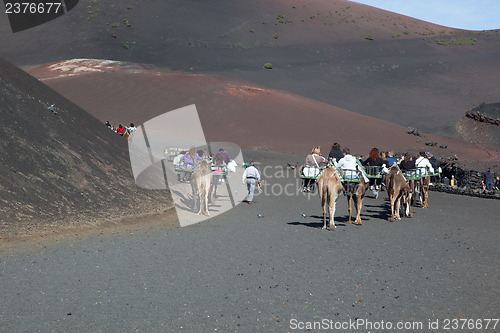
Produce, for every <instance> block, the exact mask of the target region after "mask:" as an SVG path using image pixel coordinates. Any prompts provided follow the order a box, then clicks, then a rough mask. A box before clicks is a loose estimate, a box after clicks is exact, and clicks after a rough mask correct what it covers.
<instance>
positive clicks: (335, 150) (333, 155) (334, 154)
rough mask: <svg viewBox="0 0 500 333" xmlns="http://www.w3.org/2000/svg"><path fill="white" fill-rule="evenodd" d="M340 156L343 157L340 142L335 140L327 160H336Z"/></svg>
mask: <svg viewBox="0 0 500 333" xmlns="http://www.w3.org/2000/svg"><path fill="white" fill-rule="evenodd" d="M342 157H344V153H343V152H342V150H340V144H338V143H337V142H335V143H334V144H333V146H332V149H331V150H330V154H328V160H329V161H334V162H338V161H340V159H341V158H342Z"/></svg>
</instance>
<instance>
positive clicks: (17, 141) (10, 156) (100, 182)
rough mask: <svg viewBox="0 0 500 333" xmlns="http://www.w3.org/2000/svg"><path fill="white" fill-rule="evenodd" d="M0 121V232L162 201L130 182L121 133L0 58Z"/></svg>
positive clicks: (130, 211) (163, 205)
mask: <svg viewBox="0 0 500 333" xmlns="http://www.w3.org/2000/svg"><path fill="white" fill-rule="evenodd" d="M54 104H55V106H54V107H53V108H51V107H50V106H51V105H54ZM0 122H1V124H2V126H0V138H1V141H0V172H1V177H0V236H9V235H16V234H26V233H32V232H35V231H42V230H50V229H54V228H58V227H61V226H66V225H73V224H80V223H91V222H96V221H99V220H104V219H111V218H120V217H124V216H130V215H136V214H137V215H139V214H147V213H153V212H158V211H164V210H165V209H167V208H168V207H169V206H170V198H168V197H167V191H150V190H141V189H139V188H137V187H136V185H135V183H134V178H133V176H132V172H131V167H130V162H129V159H128V149H127V141H126V140H125V139H123V138H122V137H120V136H118V135H117V134H115V133H113V132H111V131H110V130H108V129H107V128H106V127H105V126H104V124H102V123H101V122H100V121H98V120H97V119H95V118H94V117H92V116H91V115H90V114H88V113H86V112H85V111H84V110H82V109H81V108H79V107H78V106H76V105H74V104H73V103H71V102H70V101H68V100H67V99H65V98H64V97H62V96H61V95H59V94H58V93H56V92H54V91H53V90H52V89H50V88H49V87H47V86H46V85H44V84H43V83H41V82H39V81H37V80H36V79H35V78H33V77H31V76H29V75H28V74H26V73H25V72H23V71H22V70H20V69H18V68H16V67H15V66H13V65H12V64H10V63H8V62H7V61H5V60H3V59H0Z"/></svg>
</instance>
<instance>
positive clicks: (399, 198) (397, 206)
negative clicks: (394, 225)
mask: <svg viewBox="0 0 500 333" xmlns="http://www.w3.org/2000/svg"><path fill="white" fill-rule="evenodd" d="M400 209H401V196H398V197H397V198H396V204H395V206H394V214H395V215H396V216H395V218H396V220H401V216H400V215H399V210H400Z"/></svg>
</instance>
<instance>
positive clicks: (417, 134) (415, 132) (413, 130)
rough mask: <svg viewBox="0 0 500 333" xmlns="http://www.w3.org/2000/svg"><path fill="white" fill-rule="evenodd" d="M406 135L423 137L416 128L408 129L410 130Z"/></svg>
mask: <svg viewBox="0 0 500 333" xmlns="http://www.w3.org/2000/svg"><path fill="white" fill-rule="evenodd" d="M406 133H408V134H413V135H415V136H421V135H420V132H419V130H418V129H416V128H413V127H408V130H407V131H406Z"/></svg>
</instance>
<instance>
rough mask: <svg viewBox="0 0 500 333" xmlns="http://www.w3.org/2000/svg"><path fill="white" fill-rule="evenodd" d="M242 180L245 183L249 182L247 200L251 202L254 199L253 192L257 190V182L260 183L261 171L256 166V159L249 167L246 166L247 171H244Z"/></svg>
mask: <svg viewBox="0 0 500 333" xmlns="http://www.w3.org/2000/svg"><path fill="white" fill-rule="evenodd" d="M242 181H243V184H247V190H248V193H247V196H246V200H245V201H246V202H248V203H249V204H251V203H252V200H253V192H254V191H255V184H257V183H259V184H260V173H259V170H257V168H256V167H255V162H254V161H252V162H250V165H249V166H248V168H246V169H245V172H243V176H242Z"/></svg>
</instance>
